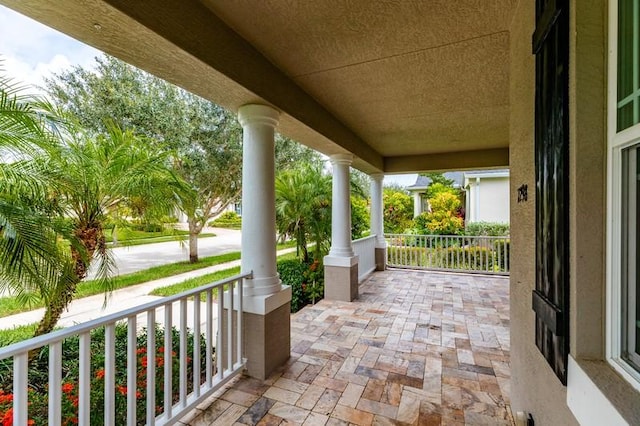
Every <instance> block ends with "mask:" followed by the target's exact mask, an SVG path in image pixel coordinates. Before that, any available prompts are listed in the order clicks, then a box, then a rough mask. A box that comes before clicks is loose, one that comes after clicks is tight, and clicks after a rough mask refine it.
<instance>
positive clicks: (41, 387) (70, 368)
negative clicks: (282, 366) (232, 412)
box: [0, 324, 215, 425]
mask: <svg viewBox="0 0 640 426" xmlns="http://www.w3.org/2000/svg"><path fill="white" fill-rule="evenodd" d="M115 334H116V336H115V354H116V356H115V363H116V366H115V367H116V377H115V388H116V400H115V415H116V419H115V423H116V424H126V420H127V419H126V415H127V401H126V398H127V396H126V395H127V393H128V392H129V389H127V326H126V325H125V324H120V325H117V326H116V333H115ZM171 334H172V352H173V354H174V356H172V358H171V359H172V366H171V371H172V375H173V380H172V389H171V393H172V400H173V402H174V403H175V402H177V401H178V400H179V396H180V392H179V386H180V384H179V373H180V363H179V358H178V356H175V354H177V353H179V351H180V332H179V331H178V330H177V329H176V328H175V327H174V328H173V329H172V330H171ZM155 336H156V346H155V350H154V353H153V354H147V330H146V329H143V330H142V331H140V332H139V333H138V336H137V351H136V371H137V386H136V400H137V407H136V409H137V411H136V412H137V424H145V420H146V418H145V417H146V391H147V389H146V377H147V367H146V363H147V359H148V356H153V357H154V358H155V360H156V388H155V394H156V405H157V406H156V414H160V412H161V411H162V401H163V398H164V329H163V328H160V327H156V329H155ZM193 337H194V336H193V333H191V332H189V333H188V335H187V342H188V349H187V357H188V359H192V358H193V349H194V348H193V340H194V339H193ZM104 350H105V332H104V328H98V329H96V330H93V331H92V332H91V366H90V370H91V383H90V389H91V395H90V404H91V407H90V413H91V414H90V421H91V424H102V423H103V422H104V405H105V404H104V361H105V353H104ZM48 356H49V348H48V347H45V348H43V349H42V350H41V351H40V352H39V353H38V354H37V355H36V357H35V358H34V359H33V360H32V361H31V363H30V365H29V390H28V392H29V419H30V420H32V421H33V424H35V425H40V424H47V417H48V412H47V404H48V394H47V390H48V389H47V386H48V374H49V372H48V368H49V364H48ZM62 356H63V359H62V400H61V403H62V424H77V422H78V406H77V404H78V392H79V390H78V383H79V358H78V356H79V337H78V336H74V337H69V338H67V339H65V340H64V341H63V343H62ZM212 362H213V365H215V354H214V359H212ZM205 368H206V342H205V339H204V337H203V338H202V339H200V379H199V382H200V383H204V380H205V373H206V370H205ZM12 380H13V365H12V362H11V359H7V360H3V361H0V419H2V418H3V417H4V416H5V415H6V413H7V411H8V410H9V409H10V408H11V400H12V397H13V395H12V393H11V392H12ZM193 382H194V377H193V363H191V362H189V363H188V364H187V392H191V391H192V390H193Z"/></svg>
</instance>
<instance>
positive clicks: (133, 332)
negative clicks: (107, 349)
mask: <svg viewBox="0 0 640 426" xmlns="http://www.w3.org/2000/svg"><path fill="white" fill-rule="evenodd" d="M136 320H137V317H136V316H135V315H133V316H130V317H129V318H127V389H128V390H129V392H128V393H127V425H129V426H133V425H135V424H136V387H137V382H136V381H137V379H138V378H137V371H138V358H137V354H138V339H137V337H138V336H137V327H138V324H137V322H136ZM152 354H153V352H152ZM148 355H149V354H147V360H148V359H149V357H148ZM114 357H115V352H114ZM106 362H107V359H106V358H105V364H106ZM104 377H105V381H104V385H105V399H104V403H105V409H106V406H107V395H108V394H107V388H106V386H107V380H106V378H107V377H109V374H108V373H107V370H106V366H105V375H104ZM114 377H115V376H114ZM112 380H113V378H110V379H109V381H112ZM109 388H110V389H111V394H113V400H112V401H111V400H110V403H112V404H115V393H114V391H115V383H109ZM132 389H133V392H132ZM109 397H110V398H111V395H110V396H109ZM113 406H115V405H113Z"/></svg>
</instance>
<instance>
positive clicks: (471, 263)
mask: <svg viewBox="0 0 640 426" xmlns="http://www.w3.org/2000/svg"><path fill="white" fill-rule="evenodd" d="M439 261H440V263H441V266H440V267H442V268H447V269H462V270H471V271H493V267H494V256H493V251H492V250H491V249H490V248H487V247H449V248H447V249H446V250H443V251H442V253H441V255H440V259H439Z"/></svg>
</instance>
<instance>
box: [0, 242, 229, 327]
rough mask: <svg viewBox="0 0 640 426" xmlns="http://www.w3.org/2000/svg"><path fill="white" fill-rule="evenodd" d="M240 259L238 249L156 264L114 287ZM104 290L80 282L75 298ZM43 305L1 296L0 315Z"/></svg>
mask: <svg viewBox="0 0 640 426" xmlns="http://www.w3.org/2000/svg"><path fill="white" fill-rule="evenodd" d="M238 259H240V252H239V251H236V252H231V253H226V254H221V255H218V256H210V257H203V258H201V259H200V261H199V262H198V263H189V262H177V263H169V264H166V265H161V266H154V267H153V268H149V269H145V270H142V271H138V272H133V273H131V274H125V275H119V276H117V277H114V278H113V279H112V288H113V289H114V290H117V289H120V288H125V287H129V286H132V285H136V284H141V283H144V282H147V281H153V280H157V279H160V278H165V277H170V276H173V275H178V274H182V273H184V272H189V271H194V270H196V269H202V268H206V267H208V266H213V265H218V264H220V263H226V262H231V261H234V260H238ZM103 292H104V289H103V288H102V287H101V286H100V285H99V283H98V282H97V281H95V280H89V281H85V282H82V283H80V285H79V286H78V290H77V291H76V296H75V299H79V298H82V297H87V296H93V295H94V294H100V293H103ZM43 306H44V305H43V304H42V302H41V301H39V300H37V301H34V302H32V303H31V304H30V305H27V306H25V304H24V303H22V302H21V301H19V300H18V298H16V297H2V298H0V317H5V316H8V315H13V314H17V313H20V312H25V311H29V310H31V309H37V308H42V307H43Z"/></svg>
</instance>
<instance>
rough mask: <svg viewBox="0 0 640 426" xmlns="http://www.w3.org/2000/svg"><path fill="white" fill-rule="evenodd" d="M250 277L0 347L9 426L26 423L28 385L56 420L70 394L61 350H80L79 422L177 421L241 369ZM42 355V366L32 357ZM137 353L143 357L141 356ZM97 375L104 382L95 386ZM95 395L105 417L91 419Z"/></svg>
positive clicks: (50, 419) (57, 422) (56, 421)
mask: <svg viewBox="0 0 640 426" xmlns="http://www.w3.org/2000/svg"><path fill="white" fill-rule="evenodd" d="M250 276H251V274H244V275H236V276H233V277H231V278H228V279H225V280H222V281H218V282H215V283H212V284H208V285H205V286H202V287H199V288H197V289H193V290H189V291H186V292H183V293H181V294H178V295H175V296H172V297H167V298H164V299H162V300H158V301H154V302H151V303H147V304H145V305H141V306H138V307H135V308H132V309H128V310H125V311H122V312H119V313H115V314H112V315H108V316H106V317H103V318H99V319H96V320H93V321H89V322H86V323H83V324H78V325H76V326H73V327H69V328H66V329H63V330H60V331H56V332H53V333H50V334H47V335H44V336H40V337H37V338H33V339H30V340H26V341H23V342H19V343H16V344H13V345H11V346H7V347H5V348H2V349H0V360H9V359H12V362H13V424H15V425H26V424H27V423H28V419H29V418H30V415H31V414H32V413H30V405H31V404H30V401H29V394H30V393H32V392H33V388H37V389H40V391H41V392H45V393H46V397H47V400H48V415H47V416H48V424H49V425H60V424H61V423H62V418H61V417H62V405H63V400H62V399H63V397H66V396H68V395H66V394H65V392H68V389H69V388H67V390H65V388H64V387H63V384H67V383H69V382H68V380H69V378H68V377H66V375H65V377H64V380H65V381H64V382H63V375H62V372H63V371H68V370H69V366H68V365H65V363H67V362H69V359H68V357H66V358H65V360H64V363H63V345H64V348H65V349H64V350H65V352H67V351H72V352H75V351H76V350H77V351H78V352H77V353H78V356H77V359H75V360H72V362H73V363H75V365H79V368H78V382H77V383H76V384H77V390H78V392H77V399H76V402H75V404H77V407H78V408H77V422H78V423H79V424H80V425H89V424H90V423H91V424H94V423H96V424H97V423H99V424H105V425H115V424H125V422H126V424H127V425H136V424H140V423H146V424H147V425H171V424H174V423H176V422H177V421H178V420H179V419H180V418H181V417H182V416H184V415H185V414H186V413H188V412H189V411H190V410H191V409H192V408H193V407H195V406H196V405H197V404H198V403H200V402H201V401H203V400H204V399H205V398H207V397H208V396H209V395H211V394H212V393H213V392H214V391H215V390H217V389H219V388H220V387H221V386H222V385H223V384H224V383H226V382H227V381H228V380H230V379H231V378H232V377H233V376H235V375H236V374H238V373H239V372H240V371H241V370H242V369H243V367H244V365H245V359H244V358H243V357H242V344H243V341H242V340H243V339H242V336H243V333H242V300H243V294H242V284H243V281H244V279H245V278H248V277H250ZM222 292H224V297H222V294H221V293H222ZM216 296H217V302H214V298H215V297H216ZM234 299H235V300H234ZM216 305H217V306H216ZM230 307H231V309H229V308H230ZM225 310H226V312H225ZM174 313H175V314H174ZM218 320H220V321H218ZM145 328H146V341H144V340H145V339H143V336H144V334H145V333H144V332H143V331H144V329H145ZM175 328H177V330H175ZM124 329H126V331H125V330H124ZM96 331H99V333H95V332H96ZM102 332H104V334H102ZM92 336H100V339H102V337H101V336H104V344H103V345H97V346H100V347H101V348H102V349H100V350H99V351H97V350H96V349H95V346H92V342H91V341H92ZM116 337H118V338H119V339H122V340H125V338H126V355H125V354H124V353H116ZM69 338H71V339H73V342H75V340H76V339H77V341H78V345H77V346H76V345H75V343H74V347H73V348H69V341H67V342H65V339H69ZM174 340H176V341H174ZM95 341H96V342H97V341H98V338H95ZM41 348H42V350H43V351H44V352H42V353H40V350H41ZM223 350H224V352H225V353H222V352H223ZM46 352H48V361H47V358H46V357H43V358H39V357H38V355H39V354H40V355H42V354H44V353H46ZM121 352H124V351H121ZM141 354H146V356H145V357H144V359H142V358H140V356H141ZM156 355H157V356H156ZM30 358H31V360H30ZM92 358H93V359H94V362H93V363H92ZM124 358H126V360H125V359H124ZM139 358H140V359H139ZM96 359H98V360H102V359H104V362H101V361H98V362H95V360H96ZM35 361H38V362H43V363H44V365H45V366H47V368H48V386H45V383H34V382H32V381H30V377H29V371H30V363H31V364H33V363H34V362H35ZM4 362H7V361H4ZM145 364H146V365H145ZM118 365H120V366H121V367H120V368H119V370H120V374H117V370H116V368H117V366H118ZM123 370H126V372H125V373H123ZM45 374H46V373H45ZM96 376H98V377H100V378H101V379H103V380H104V383H102V380H101V381H100V382H99V385H98V384H97V380H96ZM156 379H158V380H156ZM140 380H142V383H143V384H141V382H140ZM161 380H162V381H161ZM158 382H161V384H159V383H158ZM158 385H159V386H158ZM94 397H95V398H96V401H97V400H102V399H103V400H104V415H103V416H102V415H101V414H100V415H98V414H96V411H99V410H97V409H96V401H93V404H92V402H91V399H92V398H94ZM124 399H126V402H125V401H124ZM116 401H118V407H119V408H118V410H119V411H116ZM64 403H65V404H66V405H67V406H68V404H69V403H68V401H67V400H65V401H64ZM123 405H126V420H125V419H124V410H125V409H124V408H123ZM97 406H98V407H100V406H102V404H101V403H99V402H98V405H97ZM92 407H93V408H92ZM97 416H98V417H104V418H96V417H97ZM120 416H121V417H120Z"/></svg>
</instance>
